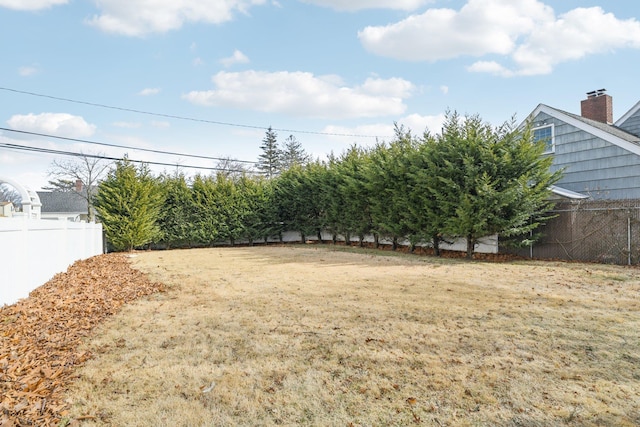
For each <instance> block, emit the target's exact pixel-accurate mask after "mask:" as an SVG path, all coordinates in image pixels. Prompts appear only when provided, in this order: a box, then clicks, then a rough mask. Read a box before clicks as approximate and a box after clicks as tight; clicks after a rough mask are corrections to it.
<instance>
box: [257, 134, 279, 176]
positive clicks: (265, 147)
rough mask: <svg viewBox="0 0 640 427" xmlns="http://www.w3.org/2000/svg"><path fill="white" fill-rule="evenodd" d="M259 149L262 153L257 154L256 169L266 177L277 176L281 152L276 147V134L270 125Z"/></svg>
mask: <svg viewBox="0 0 640 427" xmlns="http://www.w3.org/2000/svg"><path fill="white" fill-rule="evenodd" d="M260 149H261V150H262V154H260V155H259V156H258V166H257V167H258V170H259V171H260V172H262V173H263V174H264V175H265V176H266V177H267V178H273V177H275V176H278V175H279V174H280V171H281V164H280V156H281V152H280V149H279V147H278V134H277V133H276V132H275V131H274V130H273V129H271V126H269V129H267V132H266V133H265V136H264V139H263V140H262V145H261V146H260Z"/></svg>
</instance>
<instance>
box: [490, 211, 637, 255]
mask: <svg viewBox="0 0 640 427" xmlns="http://www.w3.org/2000/svg"><path fill="white" fill-rule="evenodd" d="M552 214H554V215H556V217H555V218H553V219H551V220H549V221H548V223H547V224H546V225H545V226H543V227H542V228H541V229H540V230H539V231H540V232H541V233H542V234H543V236H542V239H541V240H539V241H538V242H537V243H535V244H534V245H533V246H531V247H528V248H524V249H520V250H510V249H507V248H501V252H510V253H517V254H518V255H522V256H527V257H532V258H542V259H562V260H568V261H590V262H599V263H608V264H620V265H635V264H638V263H640V200H587V201H578V202H562V203H558V204H556V206H555V208H554V210H553V211H552Z"/></svg>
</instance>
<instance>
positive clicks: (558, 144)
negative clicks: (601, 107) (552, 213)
mask: <svg viewBox="0 0 640 427" xmlns="http://www.w3.org/2000/svg"><path fill="white" fill-rule="evenodd" d="M542 110H545V111H549V113H550V114H547V113H545V112H544V111H540V112H539V113H538V114H537V115H536V116H535V117H532V121H533V123H534V127H535V126H540V125H543V124H547V125H548V124H553V125H554V152H553V153H551V154H549V155H550V156H553V166H552V170H558V169H564V175H563V177H562V178H561V180H560V181H559V182H558V183H557V185H558V186H559V187H562V188H566V189H568V190H572V191H576V192H579V193H585V194H589V195H590V196H591V197H593V198H594V199H633V198H640V155H638V154H637V153H638V151H637V150H635V148H633V149H632V151H633V150H635V151H636V152H632V151H629V149H626V148H627V147H638V149H639V150H640V144H639V143H640V138H638V136H635V135H632V134H630V133H629V132H627V130H626V129H622V128H618V127H614V126H611V125H607V124H604V123H599V122H594V121H593V120H589V119H584V118H582V117H580V116H576V115H574V114H570V113H566V112H564V111H560V110H555V109H552V108H551V107H547V106H544V108H542ZM639 111H640V110H639ZM556 112H557V113H558V114H556ZM635 118H636V116H632V117H630V118H629V119H628V120H627V122H628V121H630V120H632V119H633V120H635ZM637 118H638V121H639V125H640V113H638V117H637ZM568 122H569V123H568ZM577 126H580V127H577ZM590 131H591V132H590ZM592 132H593V133H592ZM603 132H604V133H603ZM603 135H604V136H603ZM612 141H613V142H612ZM615 141H618V142H617V144H620V145H622V146H624V147H625V148H622V147H621V146H619V145H616V143H614V142H615ZM625 144H626V145H625Z"/></svg>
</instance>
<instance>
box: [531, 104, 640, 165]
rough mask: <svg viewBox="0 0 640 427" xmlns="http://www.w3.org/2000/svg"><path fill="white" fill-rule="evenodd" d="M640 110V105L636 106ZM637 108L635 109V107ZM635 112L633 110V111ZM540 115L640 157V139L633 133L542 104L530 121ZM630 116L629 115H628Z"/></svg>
mask: <svg viewBox="0 0 640 427" xmlns="http://www.w3.org/2000/svg"><path fill="white" fill-rule="evenodd" d="M636 105H637V107H638V108H640V103H638V104H636ZM634 108H635V107H634ZM632 110H633V109H632ZM540 113H545V114H548V115H549V116H551V117H555V118H556V119H558V120H562V121H563V122H565V123H568V124H570V125H572V126H575V127H576V128H578V129H581V130H583V131H585V132H588V133H590V134H592V135H594V136H597V137H598V138H601V139H603V140H605V141H607V142H610V143H611V144H614V145H617V146H618V147H620V148H623V149H625V150H627V151H630V152H632V153H634V154H637V155H640V138H639V137H638V136H636V135H634V134H632V133H629V132H627V131H624V130H622V129H620V128H618V127H616V126H614V125H609V124H606V123H602V122H598V121H596V120H591V119H587V118H585V117H582V116H578V115H576V114H572V113H568V112H566V111H562V110H558V109H557V108H553V107H549V106H548V105H545V104H540V105H538V106H537V107H536V109H535V110H533V112H532V113H531V114H529V116H528V118H527V119H528V120H533V119H535V117H536V116H538V114H540ZM627 114H628V113H627ZM622 122H624V120H619V121H618V122H617V123H622Z"/></svg>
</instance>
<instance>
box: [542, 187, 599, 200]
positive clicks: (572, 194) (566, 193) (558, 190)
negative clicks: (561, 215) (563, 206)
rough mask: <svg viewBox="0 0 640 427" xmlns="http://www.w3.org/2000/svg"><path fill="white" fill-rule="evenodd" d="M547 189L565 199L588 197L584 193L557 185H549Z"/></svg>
mask: <svg viewBox="0 0 640 427" xmlns="http://www.w3.org/2000/svg"><path fill="white" fill-rule="evenodd" d="M549 189H550V190H551V192H552V193H553V194H555V195H556V196H560V197H564V198H566V199H576V200H579V199H588V198H589V196H587V195H586V194H582V193H578V192H576V191H571V190H567V189H566V188H562V187H558V186H557V185H551V186H549Z"/></svg>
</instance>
